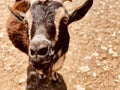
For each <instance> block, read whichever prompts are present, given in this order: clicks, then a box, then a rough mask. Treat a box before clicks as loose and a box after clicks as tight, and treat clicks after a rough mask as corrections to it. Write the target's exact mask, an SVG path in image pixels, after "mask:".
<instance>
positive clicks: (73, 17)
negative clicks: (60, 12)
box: [68, 0, 93, 24]
mask: <svg viewBox="0 0 120 90" xmlns="http://www.w3.org/2000/svg"><path fill="white" fill-rule="evenodd" d="M92 4H93V0H86V2H85V3H84V4H83V5H82V6H81V7H79V8H77V9H76V10H75V11H74V12H73V13H72V14H70V15H69V18H70V19H69V21H68V24H70V23H72V22H74V21H77V20H80V19H81V18H83V17H84V16H85V15H86V13H87V12H88V10H89V9H90V8H91V6H92Z"/></svg>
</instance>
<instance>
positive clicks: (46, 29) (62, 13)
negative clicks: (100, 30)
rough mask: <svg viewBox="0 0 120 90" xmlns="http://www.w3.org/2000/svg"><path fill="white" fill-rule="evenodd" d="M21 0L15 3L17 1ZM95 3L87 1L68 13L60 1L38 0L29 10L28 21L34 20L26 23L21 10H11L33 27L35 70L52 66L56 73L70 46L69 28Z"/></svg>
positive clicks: (31, 46)
mask: <svg viewBox="0 0 120 90" xmlns="http://www.w3.org/2000/svg"><path fill="white" fill-rule="evenodd" d="M20 1H21V0H16V2H20ZM23 1H25V0H23ZM64 1H65V0H64ZM92 3H93V0H86V2H85V3H84V4H83V5H82V6H81V7H79V8H77V9H76V10H75V11H74V12H73V13H71V14H68V12H67V10H66V9H65V7H64V6H63V4H62V3H60V2H57V1H55V0H44V1H41V0H36V1H35V2H33V3H32V4H31V7H30V8H29V10H28V12H29V13H30V18H28V19H31V20H27V21H26V20H24V18H25V17H24V15H23V16H22V14H21V13H20V11H19V12H16V11H14V10H12V9H11V8H10V11H11V12H12V13H13V14H14V15H15V16H16V17H17V19H19V20H20V21H21V20H22V22H27V23H28V24H29V26H30V27H29V31H30V32H29V37H30V38H29V49H28V52H29V60H30V62H31V64H32V65H33V66H34V67H35V68H36V69H39V70H41V69H42V70H43V71H45V70H46V69H47V70H48V69H49V68H50V67H51V66H52V71H56V70H58V69H59V68H60V67H61V66H62V63H63V61H64V59H65V53H66V52H67V50H68V45H69V33H68V29H67V26H68V25H69V24H70V23H72V22H73V21H76V20H79V19H81V18H82V17H83V16H84V15H85V14H86V13H87V11H88V10H89V8H90V7H91V6H92ZM23 13H24V12H23ZM25 14H26V12H25ZM26 16H27V15H26ZM29 21H30V22H29ZM30 23H31V24H30ZM18 32H19V31H18ZM18 48H19V47H18Z"/></svg>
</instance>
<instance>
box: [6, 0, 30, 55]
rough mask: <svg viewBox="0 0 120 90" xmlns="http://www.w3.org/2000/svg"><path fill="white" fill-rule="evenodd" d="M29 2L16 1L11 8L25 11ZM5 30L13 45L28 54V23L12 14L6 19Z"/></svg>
mask: <svg viewBox="0 0 120 90" xmlns="http://www.w3.org/2000/svg"><path fill="white" fill-rule="evenodd" d="M29 7H30V4H29V3H28V2H27V1H24V0H23V1H18V2H16V3H15V4H14V5H13V9H15V10H19V11H21V12H24V13H26V12H27V10H28V9H29ZM7 22H8V23H7V32H8V35H9V38H10V40H11V41H12V43H13V45H15V47H17V48H19V49H20V50H21V51H23V52H25V53H26V54H28V23H27V22H26V23H25V22H21V21H19V20H18V19H17V18H16V17H15V16H14V15H13V14H11V15H10V17H9V19H8V21H7Z"/></svg>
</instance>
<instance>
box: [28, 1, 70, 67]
mask: <svg viewBox="0 0 120 90" xmlns="http://www.w3.org/2000/svg"><path fill="white" fill-rule="evenodd" d="M30 12H31V15H32V19H33V20H32V25H31V30H30V31H31V39H30V46H29V56H30V61H31V62H32V64H33V65H34V66H35V67H36V68H40V66H42V65H43V64H49V63H50V62H56V60H57V59H58V58H59V57H61V56H62V55H63V54H65V53H66V51H67V49H68V43H69V34H68V31H67V22H68V14H67V12H66V10H65V9H64V7H63V6H62V4H60V3H59V2H55V1H54V2H53V1H51V2H50V1H49V2H44V3H43V2H40V1H37V2H35V3H34V4H33V5H32V6H31V8H30ZM58 52H59V54H58ZM55 59H56V60H55ZM41 64H42V65H41ZM42 68H43V67H42Z"/></svg>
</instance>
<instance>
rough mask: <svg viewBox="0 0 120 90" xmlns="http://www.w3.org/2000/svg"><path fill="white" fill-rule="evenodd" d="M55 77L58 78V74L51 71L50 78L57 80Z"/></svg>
mask: <svg viewBox="0 0 120 90" xmlns="http://www.w3.org/2000/svg"><path fill="white" fill-rule="evenodd" d="M57 79H58V74H57V73H56V72H53V73H52V77H51V80H53V81H57Z"/></svg>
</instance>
